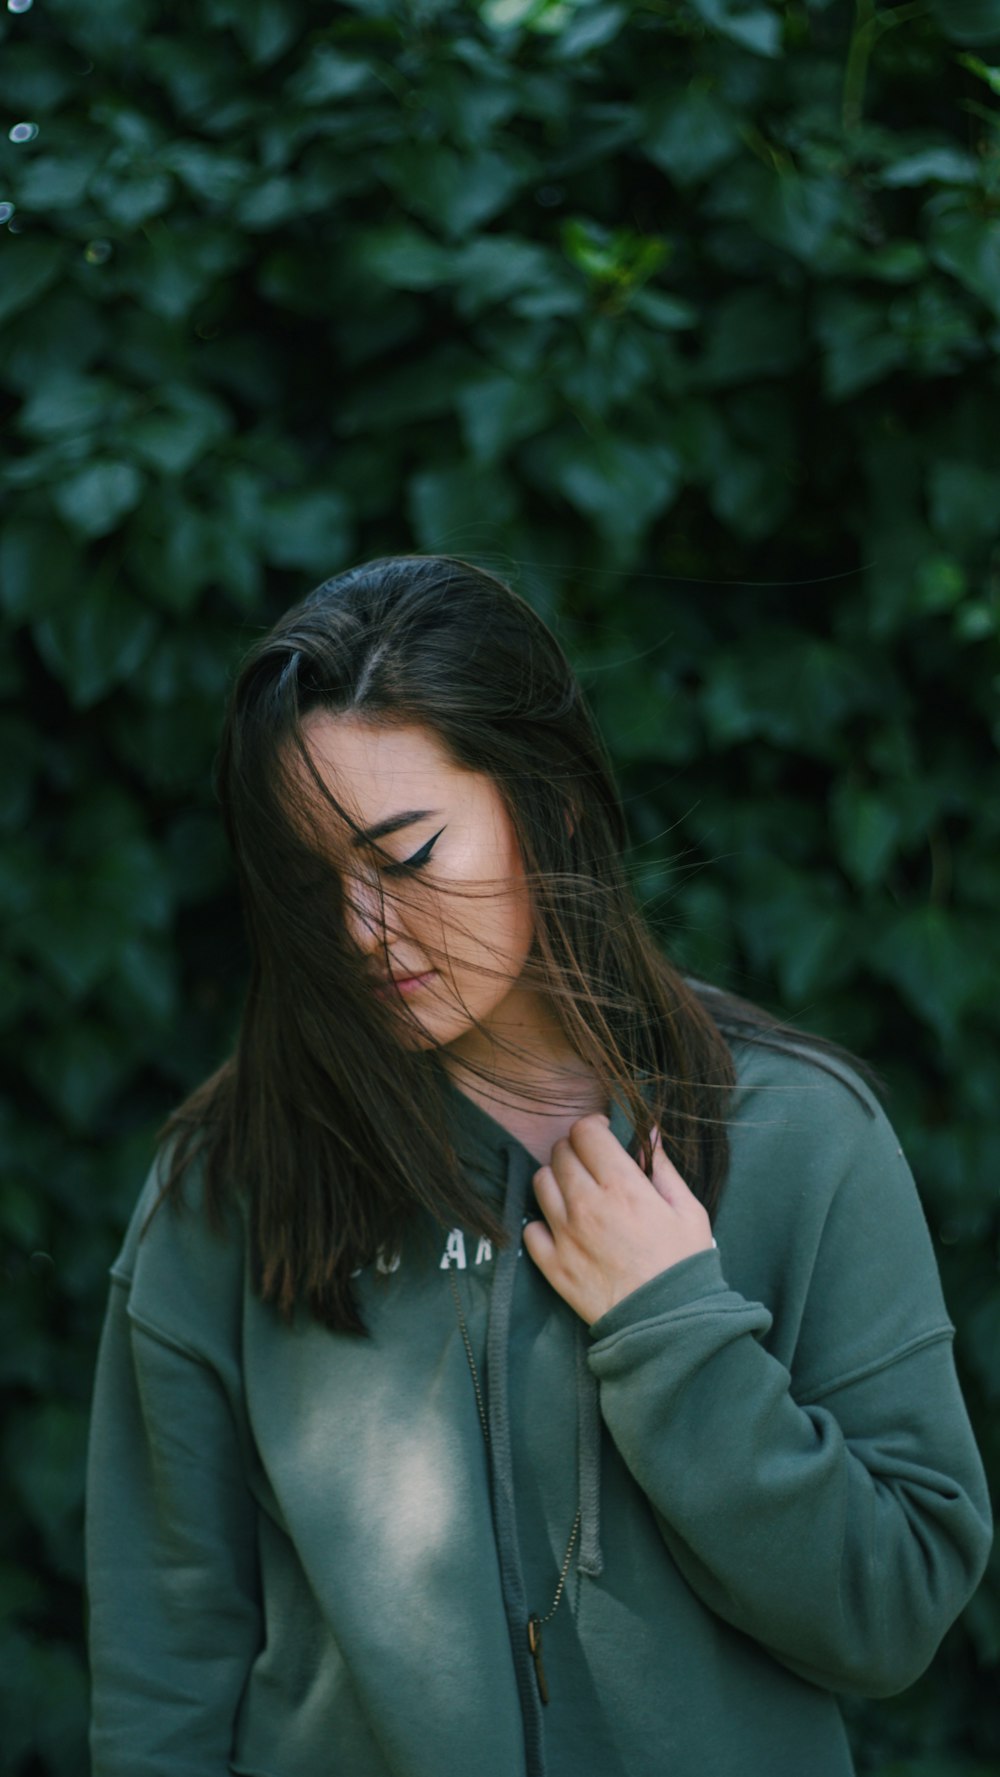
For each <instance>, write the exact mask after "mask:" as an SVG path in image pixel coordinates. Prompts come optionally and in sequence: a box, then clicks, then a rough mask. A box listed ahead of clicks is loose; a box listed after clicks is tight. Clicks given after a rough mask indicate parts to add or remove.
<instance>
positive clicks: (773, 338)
mask: <svg viewBox="0 0 1000 1777" xmlns="http://www.w3.org/2000/svg"><path fill="white" fill-rule="evenodd" d="M704 340H705V344H704V350H703V353H702V357H701V359H700V361H699V364H698V381H699V384H705V385H707V386H709V387H720V386H724V385H725V384H727V383H742V382H756V381H757V380H758V379H759V378H761V377H768V376H786V375H788V373H789V372H791V371H794V370H796V369H797V368H798V366H799V365H800V364H801V363H802V360H803V358H804V356H805V351H806V340H805V334H804V326H803V316H802V309H801V305H800V304H799V303H798V302H796V301H795V300H793V299H790V298H788V297H783V296H781V295H779V294H778V293H777V292H775V291H774V290H772V289H770V288H768V289H756V290H735V291H732V292H730V293H729V294H727V295H725V296H723V297H722V298H721V300H720V301H719V302H717V303H716V305H715V307H714V309H713V310H712V312H711V314H710V315H709V317H708V319H707V323H706V327H705V332H704Z"/></svg>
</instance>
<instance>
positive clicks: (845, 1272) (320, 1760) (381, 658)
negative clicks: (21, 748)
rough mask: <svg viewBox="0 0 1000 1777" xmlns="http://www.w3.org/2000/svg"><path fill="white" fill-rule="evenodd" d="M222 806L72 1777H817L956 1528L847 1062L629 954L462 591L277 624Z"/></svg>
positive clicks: (255, 662)
mask: <svg viewBox="0 0 1000 1777" xmlns="http://www.w3.org/2000/svg"><path fill="white" fill-rule="evenodd" d="M217 784H218V792H219V796H220V800H221V804H222V809H223V814H224V818H225V823H226V828H227V832H228V836H229V840H230V842H231V845H232V849H233V853H234V857H235V860H236V865H237V868H238V872H239V878H240V883H241V888H242V893H243V899H244V907H245V914H246V922H247V928H248V933H249V940H250V946H251V953H252V969H251V977H250V981H249V987H248V993H247V998H246V1004H245V1009H244V1012H243V1017H242V1023H241V1026H240V1030H239V1036H238V1042H237V1045H236V1050H235V1053H234V1055H233V1056H232V1057H231V1058H230V1059H229V1060H227V1061H226V1062H225V1064H224V1065H223V1066H222V1067H221V1068H220V1069H219V1070H218V1072H217V1073H215V1074H214V1075H213V1076H212V1077H211V1078H210V1079H208V1080H206V1081H205V1082H204V1083H203V1084H202V1085H201V1086H200V1087H199V1088H198V1089H197V1090H196V1091H195V1092H194V1093H193V1094H192V1095H191V1097H190V1098H189V1099H188V1100H187V1102H186V1103H185V1104H184V1105H182V1106H181V1107H180V1108H179V1109H178V1110H177V1111H176V1112H175V1113H174V1115H173V1116H172V1117H171V1119H170V1120H169V1122H168V1124H167V1125H166V1128H165V1131H164V1132H163V1133H164V1140H163V1142H162V1144H161V1146H160V1148H159V1150H158V1154H157V1158H156V1161H155V1163H154V1165H153V1168H152V1170H151V1172H150V1176H149V1178H148V1180H147V1182H146V1185H145V1188H144V1190H143V1192H142V1195H141V1197H140V1200H139V1203H138V1205H137V1208H136V1211H135V1215H134V1217H133V1220H132V1223H131V1226H130V1228H129V1230H128V1233H127V1235H126V1237H125V1242H124V1245H123V1247H122V1250H121V1253H120V1255H119V1257H118V1259H117V1260H116V1262H115V1264H114V1266H113V1267H112V1283H111V1291H110V1301H109V1306H108V1311H107V1319H106V1324H105V1330H104V1334H103V1339H102V1343H101V1350H100V1357H99V1362H98V1370H97V1380H96V1391H95V1398H94V1409H93V1421H92V1431H91V1445H90V1465H89V1477H88V1521H87V1562H88V1584H89V1599H90V1630H89V1633H90V1651H91V1662H92V1670H93V1727H92V1748H93V1758H94V1777H138V1774H139V1773H143V1777H173V1774H174V1773H176V1774H177V1777H182V1774H183V1777H221V1774H222V1773H225V1772H239V1773H245V1774H247V1777H339V1774H341V1773H343V1777H471V1774H473V1773H474V1774H475V1777H542V1774H543V1773H548V1777H668V1774H669V1777H704V1773H706V1772H709V1773H711V1777H764V1774H765V1773H766V1777H802V1773H803V1772H804V1771H808V1772H809V1773H810V1777H849V1774H850V1773H851V1771H852V1763H851V1757H850V1753H849V1750H848V1744H847V1739H846V1735H845V1731H844V1726H843V1721H842V1717H841V1714H840V1710H839V1708H838V1703H837V1693H838V1692H856V1693H862V1694H864V1695H868V1696H876V1697H877V1696H886V1695H889V1694H891V1693H893V1692H895V1691H899V1690H901V1689H903V1688H904V1687H905V1686H907V1685H909V1684H912V1682H913V1681H914V1680H915V1679H916V1678H917V1677H919V1675H920V1673H921V1672H923V1670H924V1669H925V1667H926V1666H927V1665H928V1663H929V1661H930V1660H931V1658H932V1656H933V1655H934V1652H935V1650H936V1648H937V1647H938V1645H939V1643H940V1641H941V1638H942V1636H943V1635H944V1633H945V1631H946V1630H947V1628H948V1627H949V1625H950V1624H951V1623H952V1622H953V1620H954V1619H955V1618H956V1617H957V1615H958V1613H959V1612H960V1611H961V1609H962V1608H963V1606H964V1605H965V1604H966V1602H967V1601H968V1599H969V1598H970V1596H971V1594H972V1592H973V1591H974V1589H975V1587H976V1585H977V1583H978V1581H979V1578H980V1576H981V1574H982V1572H983V1569H984V1567H985V1563H986V1558H987V1553H988V1550H989V1546H990V1540H991V1519H990V1506H989V1500H988V1495H987V1489H986V1482H985V1477H984V1473H983V1468H982V1465H981V1461H980V1458H979V1454H978V1452H977V1449H976V1445H975V1442H974V1439H973V1436H972V1432H971V1429H970V1425H969V1420H968V1417H967V1414H966V1411H965V1407H964V1404H963V1401H962V1397H961V1394H960V1391H959V1387H958V1383H957V1380H956V1375H955V1369H954V1365H953V1357H952V1338H953V1334H954V1328H953V1325H952V1323H951V1321H950V1319H949V1316H948V1312H947V1309H946V1307H945V1303H944V1300H943V1298H942V1293H941V1286H940V1281H939V1276H938V1272H937V1268H936V1264H935V1259H934V1254H933V1249H932V1246H931V1240H930V1236H929V1233H928V1229H927V1225H926V1222H925V1219H924V1216H923V1213H922V1210H921V1206H920V1203H919V1200H918V1197H917V1194H916V1189H915V1186H914V1183H913V1179H912V1176H911V1174H910V1172H909V1170H908V1167H907V1164H906V1161H905V1160H904V1158H903V1155H902V1152H901V1149H900V1147H899V1144H898V1142H897V1139H896V1136H895V1134H894V1133H893V1130H892V1128H891V1126H890V1124H889V1122H888V1121H887V1119H886V1116H885V1114H884V1112H883V1110H882V1109H881V1107H880V1104H879V1101H878V1099H877V1097H876V1096H875V1094H874V1092H873V1091H872V1089H871V1084H870V1081H866V1077H864V1076H865V1070H864V1069H863V1068H862V1067H861V1065H860V1064H857V1063H853V1062H852V1060H851V1058H850V1057H848V1056H845V1055H844V1053H843V1052H842V1051H838V1050H836V1049H835V1048H834V1047H833V1046H832V1045H830V1044H829V1043H826V1042H824V1041H823V1040H822V1039H819V1038H809V1037H806V1036H804V1035H803V1034H802V1033H801V1032H798V1031H795V1030H793V1029H791V1028H790V1027H788V1026H783V1025H779V1024H777V1023H776V1022H775V1021H774V1020H772V1019H771V1018H769V1017H768V1016H767V1015H766V1014H765V1013H764V1012H763V1011H761V1010H759V1009H758V1008H755V1007H754V1006H752V1005H750V1004H748V1003H746V1002H744V1001H739V1000H736V999H734V998H731V997H729V996H728V995H726V994H724V993H721V992H719V991H717V990H716V989H715V988H713V987H710V986H709V985H708V984H706V983H704V982H700V981H696V980H691V979H686V978H684V977H682V976H681V975H680V974H679V973H678V971H677V970H676V969H675V968H674V967H673V966H672V965H671V964H670V962H669V961H668V960H667V959H666V957H665V956H664V955H663V954H662V951H661V950H660V948H659V946H658V944H657V942H656V941H655V939H654V937H653V936H652V934H651V933H650V931H649V930H648V929H647V927H646V925H645V924H644V922H643V918H642V914H641V911H640V910H639V908H638V907H637V904H636V901H635V899H634V897H633V894H632V891H631V887H630V883H629V879H628V875H627V872H626V867H625V864H624V861H623V855H624V852H625V848H626V843H627V841H626V829H625V822H624V818H623V813H622V808H621V804H620V801H619V798H618V794H617V791H616V788H615V784H614V779H613V773H612V770H611V767H610V764H609V761H608V758H607V754H606V752H605V749H604V746H603V744H602V741H601V739H600V737H599V735H598V734H597V733H596V732H595V728H594V724H593V721H592V719H591V717H590V715H589V713H588V711H587V708H586V705H585V703H584V700H583V697H582V695H581V692H580V688H579V685H578V683H577V682H576V680H575V679H574V676H573V673H572V671H571V669H570V667H569V665H568V663H567V661H566V659H565V656H564V654H563V653H562V651H561V649H560V647H559V645H558V643H557V642H556V640H555V638H554V637H553V635H552V634H551V633H550V632H549V630H548V629H547V628H546V626H545V625H544V624H543V622H542V621H541V620H540V618H539V617H538V616H537V615H536V614H535V613H534V612H533V611H532V609H531V608H530V606H529V605H528V604H527V603H526V602H525V601H523V600H522V599H521V598H519V597H518V596H517V595H516V594H515V593H514V592H512V591H511V590H510V589H509V588H507V587H506V586H504V585H503V584H502V583H500V582H499V581H498V580H496V579H494V578H493V577H492V576H491V575H490V574H488V573H486V572H484V571H483V570H481V569H479V568H475V567H471V566H469V565H468V564H466V563H464V562H461V561H458V560H456V559H454V558H449V557H421V556H404V557H395V558H390V559H386V560H382V561H377V562H371V563H368V564H367V565H365V566H363V567H360V568H356V569H354V570H352V571H351V572H349V573H346V574H343V575H340V576H339V577H337V578H336V579H334V580H331V581H329V582H328V583H326V584H325V585H323V586H320V587H319V588H318V589H317V590H316V591H314V592H313V593H312V594H311V595H310V596H309V597H308V598H306V599H305V600H304V601H303V602H302V603H301V604H300V605H298V606H297V607H295V608H294V609H293V610H291V611H289V612H288V613H287V615H286V616H285V617H283V618H282V619H281V621H280V622H279V623H278V624H277V625H276V626H275V628H274V629H273V630H272V631H271V633H270V634H269V635H267V636H265V637H264V639H263V640H261V641H259V642H258V643H257V644H256V645H255V646H254V647H253V648H252V649H251V651H250V654H249V656H248V657H247V659H246V661H245V662H244V664H243V666H242V669H241V671H240V673H239V676H238V678H237V680H236V684H235V687H234V689H233V692H232V697H231V701H230V705H229V709H228V713H227V716H226V721H225V726H224V731H223V736H222V744H221V750H220V755H219V762H218V775H217Z"/></svg>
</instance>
